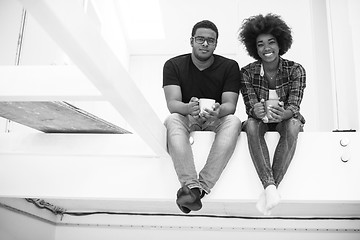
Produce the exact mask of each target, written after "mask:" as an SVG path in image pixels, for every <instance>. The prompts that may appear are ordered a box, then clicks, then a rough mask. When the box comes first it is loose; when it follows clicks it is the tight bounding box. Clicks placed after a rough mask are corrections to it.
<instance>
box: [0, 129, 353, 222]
mask: <svg viewBox="0 0 360 240" xmlns="http://www.w3.org/2000/svg"><path fill="white" fill-rule="evenodd" d="M129 136H132V135H131V134H121V135H110V136H109V135H101V134H100V135H91V134H90V135H88V134H87V135H82V134H79V135H76V134H69V135H63V134H33V135H32V134H30V135H28V136H13V135H12V134H0V142H1V143H2V144H1V146H0V164H1V166H2V167H1V168H0V197H5V198H42V199H46V200H48V201H50V202H54V203H55V204H58V205H59V206H61V207H65V208H68V209H72V210H75V209H80V208H82V210H86V209H87V210H95V209H96V210H98V209H102V210H104V208H105V209H117V210H121V211H135V212H136V211H144V212H164V213H172V212H173V213H179V210H178V209H177V207H176V205H175V203H174V202H175V194H176V191H177V189H178V188H179V183H178V181H177V177H176V174H175V171H174V169H173V165H172V162H171V160H166V159H165V160H164V159H162V158H158V157H156V156H155V155H152V154H151V150H149V149H147V150H146V149H145V148H143V147H145V146H146V145H144V144H143V143H142V142H140V141H137V140H136V139H133V140H131V139H130V138H129ZM132 137H134V136H132ZM213 137H214V135H213V133H210V132H195V133H194V134H193V138H194V144H193V150H194V155H195V158H196V166H197V168H199V169H200V168H201V167H202V165H203V164H204V162H205V161H206V156H207V154H208V151H209V149H210V146H211V143H212V140H213ZM266 139H267V141H268V145H269V149H270V152H271V154H272V153H273V150H274V149H275V145H276V143H277V140H278V134H277V133H275V132H271V133H267V135H266ZM123 143H124V144H123ZM125 143H126V144H125ZM341 144H343V145H344V146H342V145H341ZM131 146H132V147H134V146H135V148H134V149H131V148H132V147H131ZM358 146H360V136H359V134H358V133H354V132H352V133H342V132H336V133H326V132H305V133H301V134H300V136H299V141H298V147H297V150H296V153H295V156H294V159H293V162H292V164H291V165H290V167H289V169H288V172H287V174H286V176H285V178H284V179H283V182H282V183H281V185H280V187H279V191H280V194H281V196H282V203H281V204H280V205H279V207H278V208H277V209H276V211H274V213H273V214H275V215H279V216H287V215H305V216H307V215H314V216H317V215H320V216H331V215H334V216H360V190H359V188H358V183H359V182H360V175H359V174H358V173H359V170H360V161H359V159H360V158H359V156H360V152H359V151H360V150H359V147H358ZM342 159H343V160H347V162H344V161H343V160H342ZM261 191H262V186H261V183H260V180H259V179H258V177H257V174H256V171H255V168H254V166H253V163H252V161H251V158H250V155H249V151H248V145H247V139H246V134H245V133H241V135H240V137H239V139H238V143H237V148H236V150H235V152H234V155H233V157H232V159H230V162H229V164H228V166H227V167H226V169H225V170H224V173H223V174H222V177H221V178H220V180H219V181H218V183H217V185H216V186H215V187H214V189H213V190H212V193H211V194H210V195H209V196H206V198H204V201H203V202H204V207H203V209H202V210H201V211H199V212H197V214H206V213H214V214H215V213H216V214H230V215H231V214H244V215H256V214H258V213H257V211H256V209H255V202H256V201H257V199H258V196H259V195H260V193H261Z"/></svg>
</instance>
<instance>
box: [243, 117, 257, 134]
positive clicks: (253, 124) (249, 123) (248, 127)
mask: <svg viewBox="0 0 360 240" xmlns="http://www.w3.org/2000/svg"><path fill="white" fill-rule="evenodd" d="M260 124H261V121H260V120H257V119H254V118H249V119H247V120H246V122H245V123H244V129H245V132H247V133H254V132H259V129H260Z"/></svg>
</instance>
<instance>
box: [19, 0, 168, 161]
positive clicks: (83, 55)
mask: <svg viewBox="0 0 360 240" xmlns="http://www.w3.org/2000/svg"><path fill="white" fill-rule="evenodd" d="M20 2H21V3H22V4H23V5H24V7H25V8H26V9H27V10H28V12H29V13H30V14H31V15H32V16H33V17H34V18H35V19H36V20H37V21H38V23H39V24H40V25H41V26H42V27H43V28H44V30H45V31H46V32H47V33H48V34H49V36H50V37H51V38H52V39H53V40H54V41H55V42H56V43H57V44H58V45H59V46H60V47H61V48H62V49H63V50H64V51H65V53H66V54H67V55H68V56H69V57H70V58H71V59H72V62H74V63H75V64H76V65H77V66H78V67H79V69H80V70H81V71H82V72H83V73H84V75H85V76H86V77H87V78H88V79H89V80H90V81H91V82H92V83H93V84H94V86H95V87H96V88H97V89H98V90H99V91H100V92H101V93H102V95H103V96H104V98H105V99H106V100H107V101H109V102H110V103H111V104H112V105H113V106H114V107H115V109H116V110H117V111H118V112H119V113H120V114H121V115H122V116H123V117H124V119H125V120H126V121H127V122H128V123H129V125H131V127H132V128H133V129H134V131H135V132H136V133H137V134H138V135H139V136H140V137H141V138H142V139H143V140H144V141H145V142H146V143H147V144H148V145H149V146H150V148H152V149H153V150H154V152H155V153H156V154H158V155H159V156H161V157H163V158H169V155H168V153H167V151H166V131H165V127H164V125H163V124H162V122H161V121H160V119H159V118H158V116H157V115H156V113H155V112H154V110H153V109H152V107H151V105H150V104H149V103H148V102H147V100H146V99H145V98H144V96H143V95H142V93H141V91H140V90H139V89H138V87H137V86H136V84H135V83H134V82H133V81H132V79H131V77H130V76H129V74H128V72H127V71H126V70H125V69H124V67H123V66H122V64H121V62H120V61H119V59H118V58H117V57H116V55H115V54H114V53H113V51H112V50H111V49H110V47H109V46H108V45H107V43H106V42H105V41H104V39H103V38H102V36H101V34H100V32H99V31H97V29H96V28H95V27H94V26H93V25H92V22H91V21H89V19H88V18H87V16H86V15H85V14H84V12H83V9H82V8H81V5H80V4H79V2H78V1H61V0H51V1H50V0H20Z"/></svg>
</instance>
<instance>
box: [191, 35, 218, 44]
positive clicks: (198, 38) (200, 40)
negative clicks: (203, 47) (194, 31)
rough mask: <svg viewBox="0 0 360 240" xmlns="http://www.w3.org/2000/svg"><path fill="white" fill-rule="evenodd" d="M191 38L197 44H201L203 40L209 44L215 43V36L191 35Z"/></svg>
mask: <svg viewBox="0 0 360 240" xmlns="http://www.w3.org/2000/svg"><path fill="white" fill-rule="evenodd" d="M192 39H195V42H196V43H198V44H203V43H204V42H205V41H206V42H207V43H208V44H209V45H215V44H216V39H215V38H206V37H201V36H198V37H192Z"/></svg>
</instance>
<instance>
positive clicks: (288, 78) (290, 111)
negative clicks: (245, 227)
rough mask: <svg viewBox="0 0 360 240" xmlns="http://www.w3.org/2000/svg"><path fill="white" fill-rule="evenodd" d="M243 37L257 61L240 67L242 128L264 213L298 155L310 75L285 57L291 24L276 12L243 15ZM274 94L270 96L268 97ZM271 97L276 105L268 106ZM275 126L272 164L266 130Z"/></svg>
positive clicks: (277, 197)
mask: <svg viewBox="0 0 360 240" xmlns="http://www.w3.org/2000/svg"><path fill="white" fill-rule="evenodd" d="M239 40H240V41H241V42H242V43H243V44H244V45H245V47H246V50H247V52H248V54H249V55H250V56H251V57H253V58H255V59H256V61H255V62H253V63H250V64H248V65H247V66H245V67H243V68H242V69H241V73H242V79H241V81H242V88H241V93H242V96H243V99H244V103H245V106H246V113H247V115H248V119H247V120H246V122H245V124H244V130H245V131H246V134H247V137H248V144H249V151H250V154H251V158H252V160H253V163H254V165H255V168H256V171H257V173H258V176H259V178H260V180H261V183H262V185H263V187H264V191H263V193H262V194H261V195H260V198H259V201H258V203H257V205H256V206H257V209H258V210H259V211H260V212H261V213H263V214H264V215H269V214H270V213H271V210H272V209H273V208H274V207H275V206H276V205H278V204H279V202H280V194H279V192H278V190H277V187H278V186H279V184H280V182H281V180H282V179H283V177H284V175H285V173H286V171H287V169H288V167H289V164H290V162H291V160H292V158H293V156H294V152H295V148H296V143H297V137H298V134H299V132H300V131H303V124H304V123H305V119H304V118H303V116H302V115H301V114H300V112H299V110H300V103H301V100H302V98H303V92H304V88H305V85H306V84H305V82H306V81H305V80H306V74H305V69H304V68H303V67H302V66H301V65H300V64H298V63H296V62H293V61H289V60H286V59H283V58H282V57H281V56H282V55H283V54H285V53H286V52H287V51H288V50H289V49H290V47H291V44H292V36H291V29H290V28H289V27H288V26H287V24H286V23H285V22H284V21H283V20H282V19H281V18H280V17H279V16H277V15H274V14H267V15H266V16H263V15H261V14H260V15H257V16H252V17H250V18H248V19H245V20H244V22H243V24H242V26H241V28H240V33H239ZM269 96H270V97H269ZM270 98H273V99H274V98H275V99H278V100H279V101H278V104H272V105H267V104H266V102H267V100H269V99H270ZM267 131H277V132H279V134H280V139H279V142H278V144H277V147H276V149H275V154H274V157H273V164H272V166H271V162H270V157H269V151H268V147H267V145H266V142H265V139H264V135H265V133H266V132H267Z"/></svg>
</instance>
